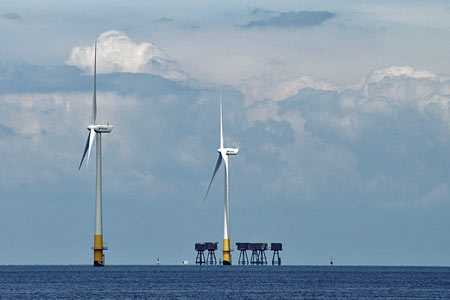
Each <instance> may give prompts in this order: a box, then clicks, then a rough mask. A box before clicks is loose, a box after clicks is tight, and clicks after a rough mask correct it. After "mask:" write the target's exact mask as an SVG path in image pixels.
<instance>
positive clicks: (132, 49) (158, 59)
mask: <svg viewBox="0 0 450 300" xmlns="http://www.w3.org/2000/svg"><path fill="white" fill-rule="evenodd" d="M97 44H98V45H97V73H114V72H128V73H148V74H155V75H159V76H162V77H165V78H167V79H172V80H183V79H186V78H187V75H186V73H184V72H183V71H181V70H180V68H179V67H178V64H177V62H176V61H175V60H173V59H172V58H171V57H170V56H169V55H168V54H166V53H165V52H164V51H163V50H162V49H160V48H158V47H157V46H155V45H153V44H151V43H149V42H146V43H142V44H137V43H135V42H134V41H132V40H131V39H130V38H129V37H128V36H126V35H125V33H123V32H120V31H117V30H110V31H107V32H104V33H102V34H101V35H100V36H99V38H98V40H97ZM66 64H68V65H72V66H76V67H78V68H81V69H85V70H88V71H89V72H90V73H93V71H94V44H92V45H89V46H74V47H73V48H72V52H71V54H70V57H69V59H68V60H67V61H66Z"/></svg>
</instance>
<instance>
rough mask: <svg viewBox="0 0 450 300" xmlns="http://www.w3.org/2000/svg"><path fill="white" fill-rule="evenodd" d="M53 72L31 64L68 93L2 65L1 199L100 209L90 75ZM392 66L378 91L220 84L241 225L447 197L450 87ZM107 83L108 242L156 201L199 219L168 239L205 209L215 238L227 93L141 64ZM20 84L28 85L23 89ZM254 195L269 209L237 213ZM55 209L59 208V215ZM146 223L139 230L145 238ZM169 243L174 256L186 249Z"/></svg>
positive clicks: (103, 105) (171, 215)
mask: <svg viewBox="0 0 450 300" xmlns="http://www.w3.org/2000/svg"><path fill="white" fill-rule="evenodd" d="M45 69H46V68H45V67H41V68H40V69H39V68H38V67H36V69H35V70H34V71H33V72H32V74H40V73H42V74H44V75H45V76H44V77H45V78H48V80H49V84H48V87H47V89H56V90H57V92H49V91H48V90H39V89H38V87H37V86H38V84H31V87H33V88H34V89H37V91H34V92H33V91H32V89H31V87H30V86H28V87H24V86H22V85H21V84H20V83H22V82H23V80H21V76H25V75H26V74H28V71H29V70H30V69H29V68H28V67H26V66H24V67H23V68H21V67H20V66H19V67H16V68H14V67H13V66H10V67H9V68H6V67H5V68H0V74H1V76H0V84H2V85H3V86H6V85H7V84H9V85H15V86H16V87H15V89H14V90H10V91H9V92H8V93H2V94H1V95H0V120H1V122H0V155H2V157H6V158H7V159H5V160H4V162H3V164H4V166H3V168H2V169H1V170H0V187H1V188H0V196H1V197H0V198H2V199H4V200H3V202H2V205H4V207H5V208H14V207H15V203H16V202H17V200H16V199H17V198H20V197H22V199H25V200H23V201H25V203H26V205H27V207H29V206H30V205H31V204H33V203H36V204H35V205H50V204H54V203H58V205H64V206H66V205H67V206H70V205H84V206H83V208H82V209H81V210H86V211H85V212H84V213H86V212H87V211H90V212H92V214H93V210H92V211H91V210H89V209H90V207H91V202H90V201H91V200H92V201H93V199H94V196H93V195H94V194H93V192H94V191H95V180H94V178H95V168H91V167H93V164H92V161H91V164H90V168H89V170H88V172H87V173H86V172H85V171H82V172H79V171H78V170H77V166H78V163H79V161H80V158H81V153H82V150H83V147H84V143H85V139H86V136H87V131H86V125H87V124H88V123H89V118H90V107H91V101H92V91H91V87H92V81H91V79H92V77H91V76H86V75H85V74H83V73H82V72H81V71H78V72H74V73H72V71H73V70H74V69H75V68H73V67H68V66H64V67H62V68H60V69H58V70H59V73H58V74H59V79H58V80H59V81H61V82H66V81H71V80H73V81H75V82H78V83H77V84H75V86H81V85H83V84H84V85H86V86H85V87H84V88H83V89H81V87H80V89H79V90H75V89H74V88H73V87H70V86H69V84H67V85H68V86H69V87H68V90H67V91H64V90H62V89H61V87H60V86H58V85H56V83H55V82H58V81H57V78H56V77H48V74H51V73H53V71H52V68H48V70H47V72H44V70H45ZM402 69H403V70H407V69H408V68H406V67H402ZM7 70H9V72H10V73H7ZM383 70H385V71H383ZM388 70H391V71H388ZM392 70H393V69H390V68H385V69H380V70H376V71H374V72H372V73H370V74H368V75H367V76H366V77H365V78H364V80H363V81H364V82H371V83H370V84H369V86H370V87H369V88H368V89H365V88H355V87H354V86H352V87H347V88H341V89H322V88H321V86H320V85H319V84H318V83H317V82H314V81H313V82H311V80H313V79H311V77H304V78H303V81H301V82H302V84H299V83H296V81H295V80H294V81H293V84H292V85H293V86H298V87H299V89H298V90H297V91H296V93H295V94H293V95H291V92H290V93H289V95H290V96H288V97H286V98H280V99H270V98H266V99H255V101H253V102H252V103H245V98H244V95H243V94H241V93H239V92H238V91H236V90H234V89H232V88H230V87H227V88H223V89H222V92H223V95H222V98H223V101H224V131H225V141H226V146H239V147H240V149H241V150H240V152H239V155H237V156H235V157H233V158H232V161H231V166H232V167H231V168H230V172H231V173H230V178H231V182H232V195H233V197H232V204H233V211H234V212H235V213H234V214H233V216H234V218H233V219H234V220H235V221H234V223H233V226H236V227H235V228H242V231H241V232H244V233H245V234H250V233H251V232H252V231H251V230H250V229H248V224H249V223H254V222H255V221H256V219H257V218H261V217H264V218H270V217H271V216H272V215H273V212H274V211H276V210H279V211H281V212H282V213H283V214H285V217H284V218H282V220H281V219H280V220H279V222H287V224H297V223H296V222H298V219H299V218H298V214H297V213H295V214H294V215H293V216H291V215H289V214H286V212H288V211H294V212H299V211H302V209H305V207H307V208H306V209H308V210H311V209H312V208H313V209H316V208H320V211H321V214H323V215H324V218H328V217H333V214H334V213H335V211H336V208H337V207H344V208H345V210H346V209H347V208H349V210H353V208H360V207H362V209H363V210H370V208H372V207H377V208H380V207H381V208H382V209H383V210H390V209H397V208H398V207H401V208H408V207H414V206H420V207H422V206H427V207H428V208H430V209H431V208H433V207H435V208H438V209H439V208H441V207H443V206H445V205H448V200H447V198H448V197H447V196H448V193H449V188H448V185H447V184H446V183H447V182H450V174H449V173H448V169H449V168H450V162H449V160H448V159H447V156H448V153H449V152H450V118H449V117H450V96H449V94H448V93H447V94H445V93H444V92H445V91H446V90H447V89H448V88H449V87H450V83H449V82H448V81H447V80H446V79H445V77H442V76H438V75H435V74H433V73H431V72H429V73H426V72H425V73H421V72H422V71H420V70H417V69H414V68H409V69H408V70H409V71H408V72H392ZM374 74H378V75H379V74H384V75H383V76H379V77H376V76H375V75H374ZM386 74H391V75H389V76H387V75H386ZM418 74H427V75H426V76H422V75H418ZM378 75H377V76H378ZM385 75H386V76H385ZM34 76H37V75H34ZM375 77H376V78H377V79H376V80H375V79H374V80H372V79H373V78H375ZM299 78H302V76H299ZM370 78H372V79H370ZM83 80H84V81H83ZM5 82H6V83H5ZM287 82H288V81H287ZM287 82H286V83H287ZM303 82H306V83H307V84H304V83H303ZM98 84H99V87H101V86H102V88H100V89H99V92H98V95H97V101H98V105H99V107H98V119H99V122H107V121H108V122H109V123H110V124H112V125H114V130H113V132H112V133H111V134H109V135H107V136H105V137H104V139H103V155H104V156H103V172H104V173H103V174H104V177H103V180H104V181H103V183H104V198H105V199H108V200H107V201H108V202H107V203H108V206H107V207H108V214H105V215H107V216H108V217H107V218H105V222H108V221H107V220H110V221H109V222H111V223H109V224H108V225H107V226H108V231H109V232H111V235H110V237H109V239H110V240H112V241H115V242H116V243H117V244H119V243H122V242H124V241H123V240H122V237H118V236H113V234H112V233H113V232H116V231H117V230H120V228H121V227H123V223H116V224H114V222H112V221H111V220H114V217H113V216H117V215H119V216H121V215H122V213H123V212H124V211H126V210H127V209H129V208H130V207H135V208H136V211H142V210H143V208H142V207H145V209H146V212H145V216H143V217H142V218H143V219H142V220H145V221H142V220H140V221H139V222H138V224H141V225H142V224H147V222H150V221H148V220H150V219H152V218H154V217H160V218H161V219H165V220H162V221H161V222H162V223H161V224H165V223H164V222H168V223H171V224H172V223H173V224H190V225H189V226H184V227H183V226H173V227H171V226H167V230H166V231H165V232H164V235H165V236H167V234H170V235H171V236H173V237H175V238H176V239H178V238H179V237H182V236H183V235H184V234H188V233H189V232H191V231H192V228H196V227H197V224H192V222H191V223H190V222H188V220H186V222H184V221H185V220H184V219H183V220H180V218H186V219H188V218H192V216H199V215H200V216H201V218H200V217H199V218H194V219H196V220H197V219H201V220H199V221H198V222H201V223H203V224H204V223H208V224H213V225H211V227H214V226H216V225H217V226H216V227H217V230H216V229H214V230H216V231H217V232H218V233H217V234H216V233H214V234H216V236H217V235H220V233H221V230H222V228H221V227H220V222H217V220H218V219H219V220H220V218H221V214H220V212H221V209H222V206H221V205H222V202H221V201H222V197H223V189H222V188H223V180H222V179H223V172H219V173H218V174H217V176H218V178H217V181H215V182H214V184H213V187H212V190H211V199H210V200H211V201H209V202H208V204H207V205H206V206H205V205H204V204H203V202H202V197H203V195H204V192H205V188H206V185H207V184H208V180H209V179H210V176H211V172H212V169H213V167H214V162H215V160H216V159H217V152H216V149H217V146H218V130H219V129H218V128H219V122H218V111H219V106H218V91H217V89H215V88H209V87H206V86H202V85H200V84H198V85H196V86H195V87H191V86H189V85H187V84H183V83H182V82H174V81H171V80H167V79H164V78H162V77H160V76H157V75H150V74H140V73H139V74H136V73H114V74H101V75H100V76H99V77H98ZM280 84H282V83H280ZM411 85H413V86H414V87H415V88H414V89H413V90H412V92H411V93H412V94H411V95H410V96H407V95H406V94H405V92H404V90H405V89H407V88H408V87H410V86H411ZM62 86H64V85H62ZM21 87H22V88H23V89H25V90H26V91H24V92H20V90H19V89H20V88H21ZM393 87H395V88H393ZM366 91H367V92H368V93H367V94H366ZM399 99H400V100H399ZM91 159H93V157H91ZM220 177H222V179H220ZM81 187H82V188H81ZM49 193H51V197H50V196H49ZM18 194H20V195H21V196H20V195H18ZM9 195H13V197H12V196H9ZM11 199H14V200H11ZM52 201H53V202H52ZM49 203H50V204H49ZM61 203H62V204H61ZM105 203H106V201H105ZM255 203H258V205H259V207H261V210H260V211H259V213H258V216H256V215H251V214H250V215H248V216H247V215H246V216H245V217H241V216H239V212H242V211H247V210H248V209H251V208H252V207H254V205H255ZM55 207H57V206H56V205H55V206H54V207H53V209H54V210H57V208H55ZM273 207H276V209H272V208H273ZM324 207H326V208H327V209H322V208H324ZM5 210H6V209H5ZM54 210H51V211H49V212H48V214H52V215H57V214H55V213H54ZM147 210H148V211H147ZM12 211H13V210H12ZM358 212H360V210H359V211H358ZM20 213H23V212H22V211H21V212H20ZM68 214H69V215H70V214H71V213H68ZM148 215H151V216H152V218H149V217H148ZM14 216H15V217H18V218H19V220H21V221H22V220H23V219H24V218H23V217H21V215H20V214H14ZM43 216H44V217H40V218H39V221H36V222H34V221H28V222H30V223H27V224H32V225H33V226H34V227H36V228H39V229H40V226H42V224H46V222H48V221H46V218H45V216H48V215H45V212H43ZM132 216H133V213H130V214H129V216H127V218H125V217H124V218H123V219H126V220H127V221H126V222H129V219H133V220H134V219H135V218H133V217H132ZM77 217H78V215H77ZM43 219H44V221H42V220H43ZM92 219H93V217H92ZM92 219H90V222H92ZM86 222H89V220H88V221H86ZM124 222H125V221H124ZM195 222H196V221H195ZM350 225H351V224H349V226H350ZM156 226H157V225H155V228H156ZM86 227H89V226H86ZM136 227H137V228H144V229H145V228H146V227H145V226H136ZM214 228H215V227H214ZM144 229H142V230H141V229H139V230H140V231H139V232H138V233H139V234H145V232H144V231H145V230H144ZM86 230H90V227H89V229H86ZM155 234H159V233H155ZM212 235H213V234H212ZM213 236H214V235H213ZM157 237H158V239H159V238H161V239H163V238H164V236H162V234H161V236H157ZM189 238H191V236H189ZM236 238H237V237H236ZM192 239H194V238H193V237H192ZM202 239H203V238H202ZM46 241H47V240H46ZM286 241H287V242H289V239H288V238H286ZM291 241H292V240H291ZM292 242H293V241H292ZM189 243H190V241H189ZM290 243H291V242H290ZM189 249H190V248H189ZM152 251H153V250H152ZM154 251H156V249H155V250H154ZM169 251H173V252H168V253H170V254H171V255H174V256H175V257H177V256H176V255H177V254H176V253H175V252H176V251H175V250H169ZM189 251H191V250H189ZM189 253H191V252H188V253H187V254H186V255H191V254H192V253H191V254H189Z"/></svg>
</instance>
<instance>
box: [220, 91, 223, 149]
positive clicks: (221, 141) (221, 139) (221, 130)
mask: <svg viewBox="0 0 450 300" xmlns="http://www.w3.org/2000/svg"><path fill="white" fill-rule="evenodd" d="M222 148H223V122H222V89H220V149H222Z"/></svg>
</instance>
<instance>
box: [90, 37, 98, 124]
mask: <svg viewBox="0 0 450 300" xmlns="http://www.w3.org/2000/svg"><path fill="white" fill-rule="evenodd" d="M96 119H97V41H95V50H94V99H93V100H92V118H91V124H95V121H96Z"/></svg>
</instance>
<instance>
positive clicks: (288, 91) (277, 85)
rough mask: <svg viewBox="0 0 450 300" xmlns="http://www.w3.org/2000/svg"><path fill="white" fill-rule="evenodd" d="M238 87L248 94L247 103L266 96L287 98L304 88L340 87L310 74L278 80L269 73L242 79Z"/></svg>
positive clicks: (334, 88)
mask: <svg viewBox="0 0 450 300" xmlns="http://www.w3.org/2000/svg"><path fill="white" fill-rule="evenodd" d="M238 88H239V90H240V91H241V92H243V93H244V94H245V95H246V97H247V103H251V102H253V101H257V100H258V99H264V98H270V99H273V100H282V99H286V98H288V97H291V96H294V95H295V94H297V93H298V91H299V90H301V89H304V88H310V89H316V90H324V91H329V90H338V87H336V86H334V85H333V84H331V83H329V82H326V81H320V80H316V79H314V78H312V77H311V76H308V75H301V76H299V77H297V78H292V79H289V80H285V81H281V82H276V81H275V80H274V79H273V78H272V76H271V75H269V74H263V75H262V76H258V77H251V78H248V79H246V80H242V81H241V83H240V85H239V87H238Z"/></svg>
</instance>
